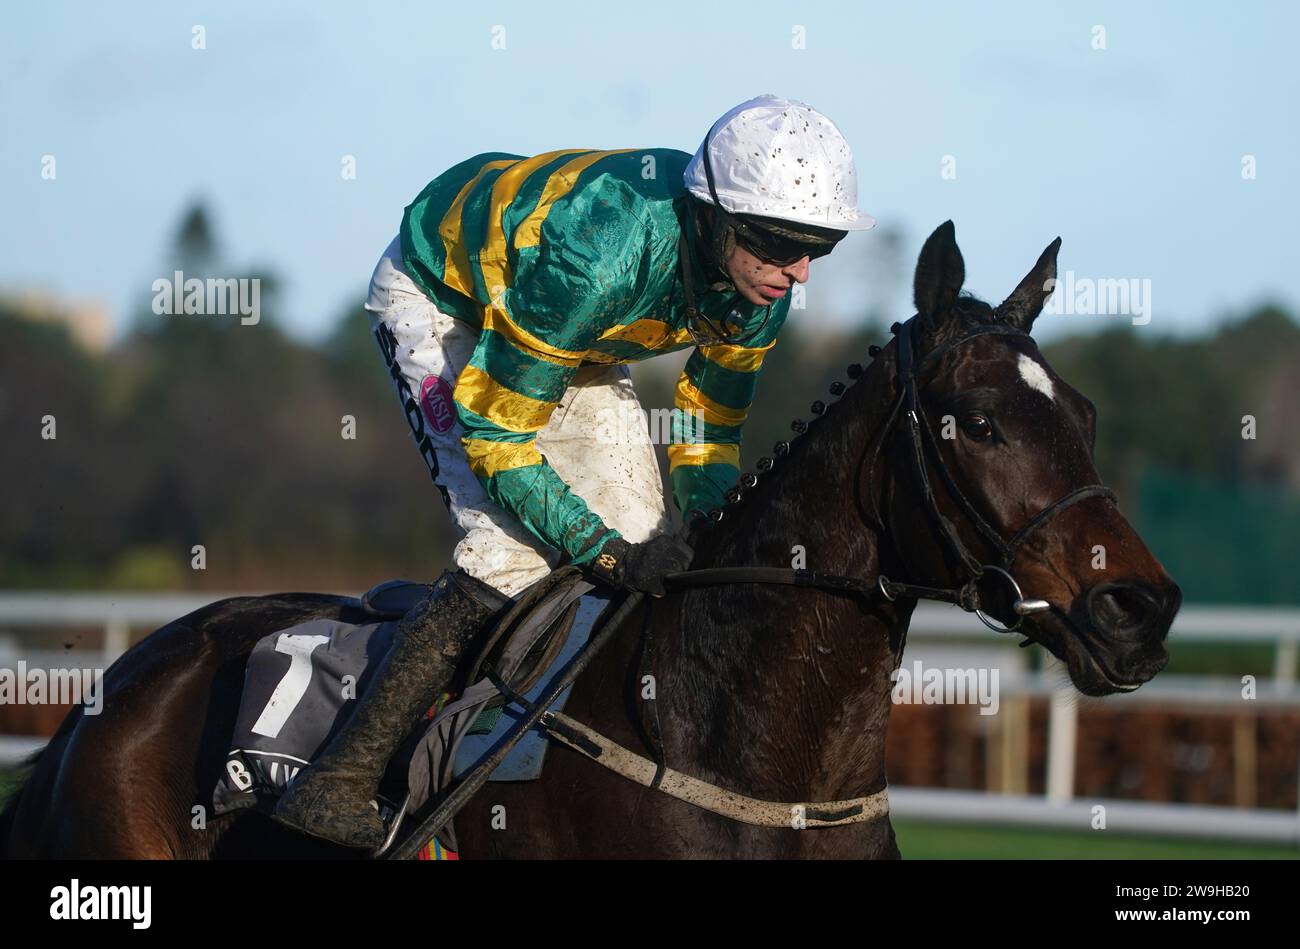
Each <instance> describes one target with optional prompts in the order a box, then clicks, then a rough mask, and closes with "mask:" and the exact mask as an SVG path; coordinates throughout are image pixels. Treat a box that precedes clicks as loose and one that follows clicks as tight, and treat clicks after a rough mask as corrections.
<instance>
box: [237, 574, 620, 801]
mask: <svg viewBox="0 0 1300 949" xmlns="http://www.w3.org/2000/svg"><path fill="white" fill-rule="evenodd" d="M457 581H458V582H460V583H462V584H463V585H464V586H465V588H466V590H467V591H468V592H470V594H471V595H473V596H475V597H477V598H479V599H480V601H481V602H482V603H483V604H484V605H485V606H487V607H488V608H489V609H490V610H491V611H493V613H492V618H491V619H490V620H489V621H488V622H487V623H486V624H485V631H484V632H483V633H481V634H480V636H479V637H478V639H477V640H476V642H475V643H474V644H473V647H472V648H471V650H470V651H469V652H468V653H467V656H466V658H465V660H464V661H462V663H461V664H460V668H459V669H458V670H457V674H456V676H455V678H454V679H453V682H452V686H451V688H452V696H453V698H452V699H451V700H450V701H448V702H447V703H446V704H445V705H442V706H440V707H437V706H436V707H435V709H433V710H430V712H429V713H428V714H426V715H425V716H423V717H422V718H421V719H420V720H418V721H415V722H412V723H411V733H410V734H409V735H408V737H407V738H406V740H405V741H404V742H403V743H402V744H401V746H400V747H399V748H398V750H397V751H396V753H395V754H394V756H393V758H392V760H391V762H390V763H389V767H388V769H387V774H386V776H385V778H384V781H383V782H382V783H381V785H380V797H379V801H380V812H381V815H383V814H387V813H391V812H392V811H394V810H396V808H397V807H398V806H399V804H400V802H402V801H405V802H406V806H407V808H408V812H414V811H415V810H416V809H418V808H419V807H420V806H422V804H423V803H424V802H425V801H427V800H429V799H430V798H433V797H436V796H438V795H439V794H441V793H442V792H443V791H444V790H445V789H446V788H447V787H448V786H449V785H450V784H451V783H452V782H453V781H454V780H455V778H457V777H459V776H460V775H461V774H463V773H465V772H467V771H468V770H470V769H471V768H472V767H473V766H474V764H476V763H477V762H478V761H479V760H481V759H482V758H483V757H485V756H486V755H487V754H488V753H489V752H490V751H491V749H492V748H493V746H494V745H495V744H496V743H497V742H498V740H499V737H500V735H501V734H502V733H503V732H504V731H505V730H507V729H508V728H509V727H510V725H511V724H513V722H514V720H515V719H514V718H513V717H512V716H517V715H518V714H519V713H518V711H517V709H511V708H509V707H508V706H509V702H510V701H511V699H512V698H514V697H518V696H521V695H522V696H526V697H527V698H528V699H533V698H536V697H537V696H538V695H540V694H541V693H542V692H543V691H544V690H545V689H546V688H547V687H548V686H549V685H550V683H551V682H552V681H553V680H554V679H555V678H556V676H557V675H558V674H559V670H560V669H562V668H563V666H564V665H565V664H566V663H567V661H568V659H569V658H570V657H572V656H573V655H574V654H575V653H576V652H577V651H578V650H579V649H580V648H581V647H582V645H583V644H585V643H586V641H587V639H588V637H590V635H591V633H592V631H593V630H594V629H595V628H596V625H597V623H598V621H599V619H600V617H601V616H602V615H603V614H604V612H605V610H606V608H607V607H608V606H609V605H610V601H611V599H613V598H616V597H617V596H618V594H616V593H614V592H613V591H610V590H607V589H605V588H602V589H601V590H599V591H597V590H596V588H595V585H594V584H593V583H591V582H589V581H587V580H586V579H585V578H584V576H583V574H582V571H581V570H580V569H579V568H578V567H575V566H571V565H569V566H565V567H561V568H559V569H557V570H555V571H553V572H552V573H551V574H549V575H548V576H546V577H544V578H542V579H541V580H539V581H538V582H537V583H535V584H533V585H532V586H530V587H528V588H527V589H526V590H524V591H522V592H521V593H520V594H518V595H517V596H516V597H513V598H511V597H507V596H504V595H503V594H501V593H500V592H498V591H497V590H495V589H494V588H492V587H490V586H488V585H487V584H484V583H482V582H481V581H478V580H475V579H474V578H472V577H467V576H466V575H463V574H462V575H461V576H459V577H457ZM430 590H431V587H430V585H428V584H423V583H415V582H411V581H405V580H393V581H388V582H387V583H382V584H380V585H378V586H376V587H375V588H373V589H371V590H369V591H367V592H366V593H365V594H364V595H363V596H362V597H360V598H359V599H351V600H350V603H349V605H350V606H352V607H353V608H354V610H355V611H356V614H359V618H357V617H355V616H354V617H353V618H351V621H348V622H344V621H342V620H334V619H316V620H310V621H307V622H305V623H301V624H298V625H296V626H293V627H290V628H288V629H281V630H276V631H275V632H273V633H270V634H268V635H267V636H265V637H263V639H262V640H260V641H259V642H258V644H257V645H256V647H255V648H254V649H253V651H252V653H251V654H250V656H249V658H248V662H247V664H246V666H245V678H244V691H243V695H242V697H241V701H240V708H239V713H238V717H237V720H236V725H235V731H234V734H233V735H232V739H231V751H230V752H229V754H228V756H227V759H226V762H225V768H224V771H223V773H222V775H221V777H220V779H219V781H218V784H217V788H216V790H215V792H214V797H213V801H214V812H215V813H216V814H218V815H219V814H222V813H225V812H227V811H231V810H236V809H240V808H243V807H250V806H260V807H269V806H273V805H274V802H275V799H277V798H278V797H279V795H280V793H282V791H283V789H284V787H285V786H286V785H287V784H288V783H289V782H290V781H291V780H292V779H293V777H294V775H295V774H296V773H297V771H298V770H300V769H301V768H302V767H305V766H306V765H308V764H309V763H310V762H311V761H312V760H314V758H315V756H316V755H318V754H319V752H320V751H321V749H323V748H324V747H325V745H326V744H328V742H329V740H330V739H331V738H332V737H333V736H334V735H335V734H336V733H337V732H338V730H339V729H341V728H342V727H343V725H344V723H345V722H346V719H347V715H348V714H349V713H350V711H351V705H349V704H348V701H347V699H346V698H345V695H347V694H348V692H349V689H348V688H347V687H345V684H346V683H347V682H349V681H351V682H353V683H355V687H354V689H353V691H355V692H357V693H358V694H357V695H356V697H357V698H359V697H360V695H361V694H364V692H365V691H366V689H367V688H369V686H370V681H371V680H370V672H371V670H372V669H373V668H374V667H375V666H376V665H377V664H378V659H379V658H380V657H382V656H383V654H384V653H385V652H386V651H387V650H388V649H389V648H391V643H392V637H393V634H394V631H395V629H396V626H397V620H399V619H401V617H402V616H404V615H405V614H406V612H407V611H409V610H410V609H412V608H413V607H414V606H416V605H417V604H419V603H420V602H421V600H422V599H423V598H424V597H426V596H428V595H429V593H430ZM593 591H594V592H593ZM295 653H299V655H294V654H295ZM304 657H307V661H305V662H304ZM295 662H297V663H299V667H300V668H307V669H309V670H310V672H309V677H308V681H307V683H306V684H305V685H303V686H302V687H301V688H300V689H297V690H296V691H295V697H293V698H290V699H289V700H287V701H286V700H285V698H284V697H285V694H286V693H285V689H286V682H288V681H290V680H293V678H294V677H293V676H292V675H291V673H290V667H292V666H293V665H294V663H295ZM300 685H301V683H300ZM277 697H279V698H277ZM562 704H563V703H562V702H557V703H556V707H557V709H558V707H560V706H561V705H562ZM268 710H270V711H268ZM277 710H280V711H277ZM268 723H269V724H268ZM548 744H549V743H548V741H547V739H546V737H545V736H544V734H542V733H541V732H540V730H538V731H535V732H530V733H529V734H528V735H527V736H526V737H525V738H524V740H523V741H521V742H520V743H519V745H518V746H516V748H515V749H514V750H513V751H512V754H511V755H510V756H508V757H507V758H506V759H505V761H503V762H502V763H501V765H500V766H499V767H498V768H497V769H496V770H495V771H494V772H493V775H492V780H496V781H502V780H508V781H519V780H530V779H533V778H537V777H539V776H540V774H541V768H542V764H543V760H544V757H545V754H546V750H547V747H548Z"/></svg>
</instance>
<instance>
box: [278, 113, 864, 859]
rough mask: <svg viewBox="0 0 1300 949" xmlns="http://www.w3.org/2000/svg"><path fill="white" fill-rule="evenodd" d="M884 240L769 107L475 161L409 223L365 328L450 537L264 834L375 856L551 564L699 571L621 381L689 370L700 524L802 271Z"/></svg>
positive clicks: (684, 462)
mask: <svg viewBox="0 0 1300 949" xmlns="http://www.w3.org/2000/svg"><path fill="white" fill-rule="evenodd" d="M874 224H875V220H874V219H873V218H871V217H870V216H868V215H866V214H863V213H861V212H859V211H858V209H857V179H856V175H855V172H854V166H853V157H852V153H851V152H850V149H849V146H848V143H847V142H846V141H845V140H844V137H843V135H842V134H841V133H840V131H839V129H838V128H836V126H835V125H834V124H833V123H832V122H831V121H830V120H829V119H827V118H826V117H825V116H823V115H821V114H820V113H818V112H817V111H816V110H814V109H812V108H811V107H810V106H808V105H805V104H804V103H801V102H796V101H792V100H789V99H783V98H780V97H778V96H771V95H764V96H759V97H758V98H755V99H751V100H749V101H748V102H744V103H742V104H740V105H738V106H736V107H735V108H733V109H731V110H730V111H729V112H727V113H726V114H725V115H723V116H722V117H721V118H720V119H718V121H717V122H715V123H714V124H713V126H712V128H710V130H709V132H708V134H707V135H706V136H705V138H704V142H703V143H702V144H701V145H700V148H699V149H698V150H697V151H696V153H695V155H694V156H693V157H692V156H689V155H687V154H686V153H684V152H679V151H676V150H674V149H664V148H648V149H646V148H642V149H636V148H629V149H618V150H614V151H595V150H590V149H569V150H565V151H556V152H548V153H545V154H542V155H537V156H535V157H532V158H526V157H523V156H519V155H509V154H500V153H489V154H484V155H476V156H475V157H473V158H471V159H469V160H467V161H464V162H462V163H461V164H459V165H456V166H455V167H453V168H451V169H450V170H448V171H446V172H444V173H443V174H442V175H439V176H438V177H437V178H435V179H434V180H433V181H432V182H430V183H429V185H428V186H427V187H426V188H425V189H424V190H423V191H421V192H420V194H419V195H418V196H417V197H416V199H415V201H414V202H412V204H411V205H410V206H408V207H407V208H406V210H405V213H404V215H403V217H402V225H401V229H400V231H399V233H398V236H397V237H396V238H395V239H394V240H393V242H392V243H391V244H390V245H389V247H388V249H387V250H386V251H385V252H384V254H383V256H382V257H381V258H380V260H379V264H378V266H377V267H376V268H375V272H374V275H373V277H372V280H371V286H370V297H369V300H368V301H367V303H366V309H367V310H368V311H369V313H370V326H371V330H372V332H373V333H374V336H375V339H376V341H377V342H378V344H379V349H380V353H381V355H382V357H383V359H384V362H385V367H386V370H387V372H388V373H389V375H390V376H391V378H392V379H393V381H394V384H395V386H396V389H397V394H398V399H399V401H400V402H401V404H402V408H403V411H404V412H405V414H406V418H407V422H408V424H409V425H410V427H411V430H412V434H413V435H414V437H415V441H416V445H417V447H418V449H419V451H420V454H421V456H422V457H423V458H424V460H425V463H426V464H427V465H428V467H429V471H430V473H431V475H432V477H433V481H434V485H435V486H436V487H437V489H438V492H439V494H440V495H441V497H442V499H443V502H444V503H445V504H446V506H447V509H448V511H449V513H450V515H451V518H452V520H453V522H454V523H455V524H456V527H457V532H458V534H460V535H461V539H460V540H459V542H458V543H457V545H456V549H455V552H454V555H453V557H454V560H455V562H456V570H454V571H452V570H448V571H446V572H444V573H443V575H442V576H441V577H439V579H438V581H437V582H436V583H435V584H434V587H433V590H432V592H431V593H430V595H429V597H428V598H427V599H426V600H425V601H424V602H423V603H421V604H420V605H419V606H417V607H416V608H415V609H413V610H412V611H411V612H410V613H408V614H407V615H406V616H405V617H404V618H403V619H402V620H401V621H400V623H399V624H398V628H397V630H396V633H395V636H394V645H393V647H392V648H391V650H390V651H389V653H388V655H386V656H385V657H384V659H383V660H382V661H381V663H380V665H379V667H378V669H377V670H376V672H375V674H374V679H373V684H372V685H371V687H370V688H369V689H368V691H367V692H366V693H365V695H364V696H363V697H362V699H361V701H360V702H359V703H358V705H357V708H356V709H355V711H354V712H353V714H352V716H351V718H350V719H349V720H348V723H347V726H346V727H345V728H344V730H343V731H342V732H341V733H340V734H339V735H338V736H337V737H336V738H335V739H334V740H333V741H331V743H330V744H329V745H328V746H327V747H326V749H325V750H324V753H323V754H322V755H321V757H320V758H319V759H318V760H317V761H316V762H315V763H314V764H313V765H312V766H311V767H309V768H307V769H305V770H304V771H303V773H302V774H300V775H299V776H298V777H297V779H295V781H294V782H293V784H291V785H290V787H289V788H288V790H287V792H286V794H285V795H284V796H283V797H282V798H281V800H280V803H279V805H278V806H277V808H276V811H275V817H276V819H277V820H279V821H281V822H282V823H284V824H287V825H289V826H291V827H294V828H296V829H298V830H301V831H304V832H306V833H310V834H313V835H316V836H318V837H322V838H325V839H327V840H332V841H334V842H336V843H340V844H343V845H346V846H352V847H366V848H374V847H376V846H378V845H379V844H381V843H382V840H383V836H384V828H383V825H382V822H381V821H380V819H379V816H378V813H377V810H376V808H375V807H374V805H373V803H372V798H373V796H374V794H375V790H376V787H377V785H378V782H379V779H380V778H381V777H382V774H383V771H384V769H385V766H386V765H387V762H388V759H389V757H390V755H391V754H392V751H393V749H394V748H395V747H396V746H397V745H398V744H399V743H400V741H401V739H402V738H403V737H404V736H405V735H406V734H407V733H408V731H409V730H410V729H411V727H412V724H413V723H414V722H415V721H416V719H417V717H418V716H419V715H420V714H421V713H422V712H424V711H426V710H427V709H429V707H430V706H431V705H432V704H433V703H434V701H435V700H436V698H437V697H438V696H440V695H441V694H442V692H443V690H444V689H445V688H446V686H447V684H448V683H449V681H450V680H451V677H452V675H453V672H454V670H455V667H456V661H457V659H458V658H459V656H460V655H461V653H462V652H463V651H464V650H465V648H466V646H467V644H468V643H469V642H470V640H472V639H473V638H474V636H475V634H476V633H478V632H479V631H480V629H481V628H482V626H483V625H484V624H485V623H486V622H487V620H488V619H490V618H491V617H492V616H493V615H494V613H496V612H497V609H498V608H499V605H500V603H501V602H502V600H503V597H502V594H504V597H514V596H515V595H516V594H518V593H519V592H520V591H522V590H523V589H525V588H526V587H528V586H530V585H531V584H533V583H535V582H536V581H538V580H540V579H541V578H543V577H545V576H546V575H547V574H548V573H549V572H550V571H551V570H552V569H553V568H555V567H556V566H559V565H560V564H561V563H571V564H576V565H579V566H582V567H584V568H585V569H586V570H587V571H588V572H589V573H590V574H591V575H592V576H594V577H596V578H597V579H599V580H600V581H602V582H604V583H607V584H609V585H611V586H613V587H615V588H621V589H625V590H640V591H643V592H645V593H648V594H650V595H652V596H662V595H663V594H664V587H663V577H664V576H665V575H666V574H669V573H673V572H676V571H680V570H685V569H686V568H687V567H688V566H689V564H690V560H691V555H692V550H691V548H690V547H689V546H688V545H687V544H686V543H684V542H683V541H682V540H680V539H678V538H677V537H675V536H674V534H673V533H672V530H671V521H670V519H669V517H668V515H667V512H666V510H665V505H664V500H663V487H662V479H661V475H660V471H659V466H658V463H657V462H656V460H655V454H654V448H653V442H652V439H651V436H650V432H649V429H648V426H647V424H646V420H645V418H644V417H643V416H642V415H641V411H640V405H639V403H638V401H637V397H636V393H635V392H634V391H633V389H632V382H631V374H630V371H629V369H628V363H630V362H634V361H639V360H642V359H648V358H650V357H652V356H656V355H658V354H660V353H667V352H673V351H675V350H680V349H684V348H688V347H692V346H694V347H695V350H694V352H693V353H692V354H691V355H690V357H689V359H688V360H687V362H686V365H685V368H684V370H683V372H682V374H681V376H680V378H679V380H678V382H677V388H676V392H675V395H674V408H673V410H672V413H671V426H670V427H671V437H670V441H671V443H670V444H668V445H667V449H666V450H667V455H668V460H669V479H670V481H671V486H672V493H673V498H674V501H675V503H676V506H677V508H678V510H679V511H680V512H681V515H682V517H683V519H684V520H686V521H688V522H689V521H691V520H692V519H693V518H695V517H698V516H700V515H702V514H703V513H705V512H707V511H708V510H709V509H711V508H713V507H716V506H719V505H720V504H722V502H723V495H724V494H725V492H726V491H727V490H728V488H730V487H731V486H732V485H733V484H734V483H735V481H736V478H737V475H738V474H739V470H738V469H739V460H740V441H741V439H740V433H741V427H742V425H743V424H744V421H745V418H746V415H747V414H748V411H749V406H750V403H751V401H752V399H753V394H754V383H755V379H756V377H757V375H758V372H759V369H760V367H761V366H762V363H763V358H764V356H765V355H766V354H767V352H768V351H769V350H770V349H771V348H772V346H773V345H775V343H776V338H777V334H778V332H779V331H780V329H781V326H782V324H783V323H784V322H785V318H786V314H787V312H788V311H789V308H790V290H791V287H792V286H793V285H794V284H795V283H804V282H805V281H806V280H807V279H808V268H809V261H810V260H811V259H812V258H815V257H821V256H824V255H825V254H828V253H830V252H831V250H832V249H833V248H834V247H835V244H836V242H837V241H839V240H840V239H841V238H843V237H844V235H845V234H846V233H847V232H849V231H853V230H865V229H867V228H870V227H872V226H873V225H874Z"/></svg>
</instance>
